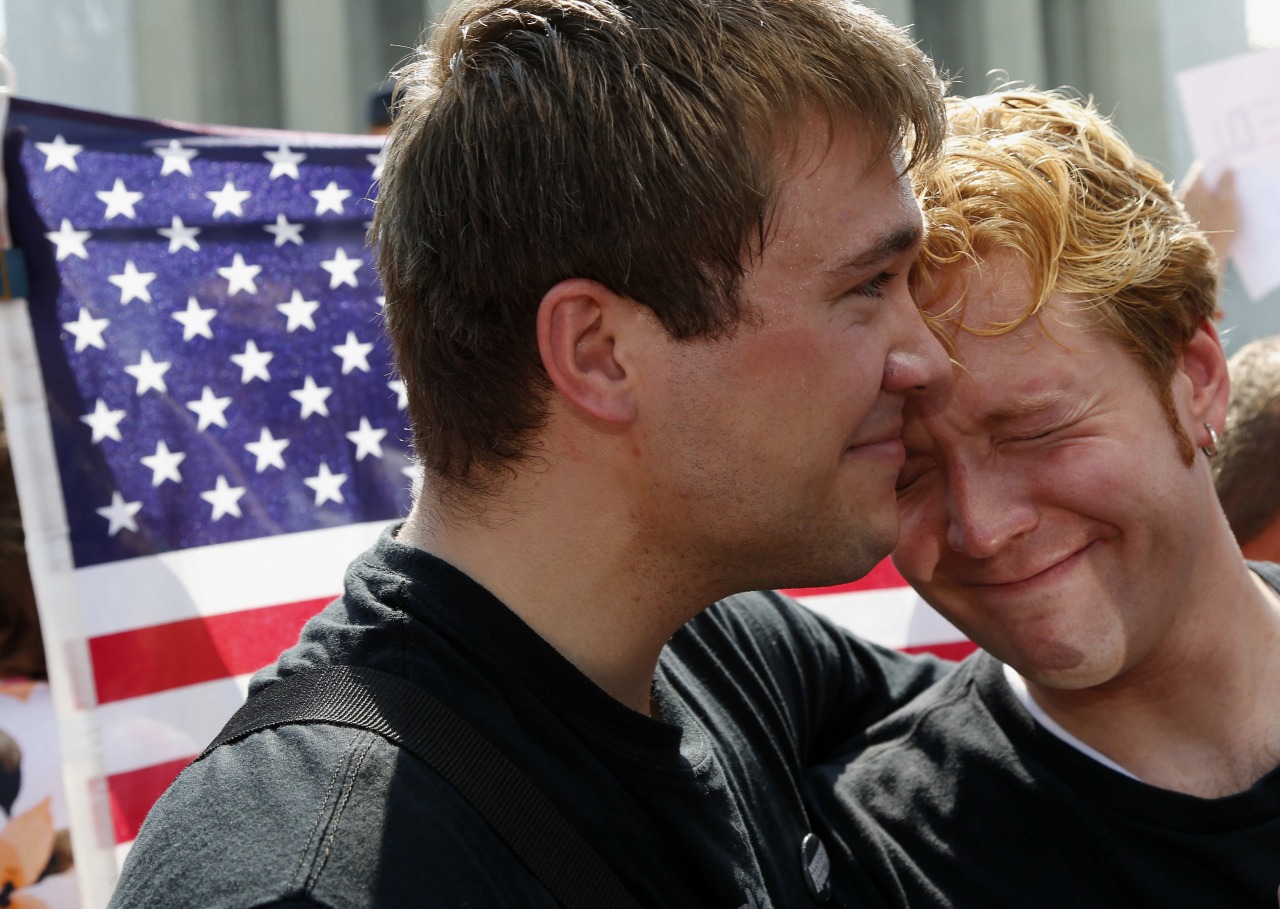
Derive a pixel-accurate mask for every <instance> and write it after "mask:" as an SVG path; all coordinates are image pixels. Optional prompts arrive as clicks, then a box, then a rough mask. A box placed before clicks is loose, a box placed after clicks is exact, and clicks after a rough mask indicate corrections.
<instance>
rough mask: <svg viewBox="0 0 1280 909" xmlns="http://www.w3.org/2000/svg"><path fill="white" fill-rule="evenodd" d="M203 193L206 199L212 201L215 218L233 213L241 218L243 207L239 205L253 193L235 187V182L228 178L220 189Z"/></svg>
mask: <svg viewBox="0 0 1280 909" xmlns="http://www.w3.org/2000/svg"><path fill="white" fill-rule="evenodd" d="M204 195H205V198H206V199H208V200H209V201H210V202H212V203H213V216H214V217H215V218H221V217H222V216H223V215H225V214H233V215H235V216H236V217H237V218H243V217H244V209H243V208H242V207H241V206H243V204H244V203H245V202H246V201H247V200H248V198H249V197H250V196H252V195H253V193H251V192H249V190H247V189H244V190H241V189H236V187H235V184H234V183H232V182H231V181H230V180H228V181H227V182H226V183H224V184H223V186H222V189H217V190H212V191H210V192H207V193H205V194H204Z"/></svg>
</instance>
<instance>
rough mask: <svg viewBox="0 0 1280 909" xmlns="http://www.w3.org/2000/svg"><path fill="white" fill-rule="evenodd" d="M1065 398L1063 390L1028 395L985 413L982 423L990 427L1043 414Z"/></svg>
mask: <svg viewBox="0 0 1280 909" xmlns="http://www.w3.org/2000/svg"><path fill="white" fill-rule="evenodd" d="M1065 400H1066V395H1065V394H1064V393H1063V392H1061V391H1046V392H1041V393H1040V394H1032V395H1027V396H1025V397H1022V398H1019V399H1018V400H1016V401H1013V402H1012V403H1009V404H1006V405H1004V406H1002V407H998V408H996V409H995V410H991V411H988V412H987V413H985V414H983V416H982V420H981V423H982V425H983V426H986V427H988V428H992V427H1000V426H1004V425H1006V424H1009V423H1014V422H1017V421H1018V420H1021V419H1024V418H1026V417H1033V416H1037V415H1039V414H1042V413H1044V412H1045V411H1047V410H1051V409H1052V408H1054V407H1056V406H1058V405H1060V404H1062V403H1063V402H1064V401H1065Z"/></svg>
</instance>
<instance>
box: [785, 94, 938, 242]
mask: <svg viewBox="0 0 1280 909" xmlns="http://www.w3.org/2000/svg"><path fill="white" fill-rule="evenodd" d="M902 157H903V156H902V149H901V148H900V147H897V146H895V145H892V144H890V145H889V146H886V145H885V143H884V140H883V139H881V138H880V137H878V136H875V135H874V134H872V133H871V132H870V131H868V130H867V129H866V128H865V126H863V125H862V124H859V123H857V122H855V121H853V120H849V119H837V120H835V121H833V122H829V121H828V120H827V119H826V118H824V117H817V116H808V117H804V118H802V119H801V120H800V121H799V122H798V123H797V125H796V127H795V129H794V130H793V131H791V132H789V134H788V138H787V139H786V140H785V141H782V142H781V143H780V144H779V145H778V146H777V149H776V158H775V167H776V171H777V196H776V200H775V207H774V217H773V219H772V230H771V231H770V237H769V240H768V242H767V243H766V256H767V255H768V254H769V253H772V254H773V255H775V256H776V255H778V254H780V253H782V254H788V255H791V256H794V257H796V258H798V259H803V258H810V259H812V260H814V261H815V262H816V261H820V260H824V259H827V258H828V257H831V256H835V257H836V258H839V257H840V254H841V252H842V248H843V250H847V251H849V252H858V251H861V248H862V247H863V246H865V245H867V244H868V243H871V242H875V241H878V240H880V239H881V238H882V237H883V236H884V235H885V234H886V233H893V232H895V231H898V230H902V229H914V230H916V231H919V230H920V225H921V224H922V217H921V214H920V207H919V204H918V203H917V202H916V199H915V195H914V193H913V192H912V187H911V181H910V179H909V178H908V177H907V176H906V175H905V174H904V173H903V161H902ZM800 238H803V239H800Z"/></svg>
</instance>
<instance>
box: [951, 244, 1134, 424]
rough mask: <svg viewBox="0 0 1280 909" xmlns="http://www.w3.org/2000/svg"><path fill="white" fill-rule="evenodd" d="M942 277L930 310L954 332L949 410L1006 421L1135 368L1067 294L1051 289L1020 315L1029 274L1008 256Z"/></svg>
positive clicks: (1128, 377) (1123, 378) (1130, 374)
mask: <svg viewBox="0 0 1280 909" xmlns="http://www.w3.org/2000/svg"><path fill="white" fill-rule="evenodd" d="M946 284H947V287H948V289H947V292H946V293H944V294H943V295H941V296H940V297H939V298H938V300H937V301H936V302H935V303H934V304H933V305H932V306H931V307H930V311H931V312H932V313H933V314H934V315H937V316H939V317H940V318H942V320H943V325H944V326H945V328H946V330H947V331H948V332H949V333H950V334H951V336H952V338H953V348H952V350H953V356H954V359H955V360H956V362H957V364H958V367H957V373H956V383H955V386H954V391H953V393H952V395H951V398H950V399H949V401H948V407H949V409H950V410H952V411H953V412H954V411H956V410H959V411H962V412H963V415H964V416H967V417H969V418H970V419H974V420H979V421H982V422H984V423H990V422H1000V421H1002V420H1010V421H1011V420H1015V419H1017V418H1018V417H1021V416H1027V415H1032V414H1034V413H1036V412H1039V411H1043V410H1046V409H1049V408H1051V407H1054V406H1056V405H1066V404H1068V403H1070V401H1071V400H1073V399H1078V398H1080V397H1081V396H1091V395H1095V394H1096V393H1097V392H1099V391H1100V390H1101V389H1102V388H1103V387H1105V386H1106V385H1107V384H1108V383H1110V382H1111V381H1117V382H1125V383H1127V382H1130V381H1132V380H1134V378H1135V376H1136V374H1137V364H1136V363H1134V362H1133V361H1132V358H1131V357H1130V356H1129V355H1128V354H1127V353H1126V352H1124V351H1123V350H1122V349H1121V348H1120V346H1119V345H1118V344H1117V343H1116V341H1115V340H1114V339H1112V338H1111V337H1110V336H1108V335H1107V334H1106V333H1104V332H1103V331H1102V330H1100V329H1099V328H1097V327H1096V326H1095V324H1094V318H1093V317H1092V316H1091V315H1090V314H1089V312H1088V311H1087V309H1086V308H1085V307H1084V306H1082V305H1081V304H1080V303H1079V302H1078V301H1076V300H1074V299H1072V298H1071V297H1069V296H1067V295H1063V294H1054V295H1052V296H1050V297H1049V299H1048V301H1047V302H1046V304H1045V305H1044V307H1043V308H1042V309H1041V310H1040V311H1039V312H1038V313H1037V314H1035V315H1032V316H1030V317H1027V316H1026V313H1027V312H1028V309H1029V308H1030V306H1031V303H1032V299H1031V295H1032V288H1031V281H1030V278H1029V275H1028V274H1027V271H1026V268H1025V266H1023V265H1021V264H1020V263H1018V262H1016V261H1015V260H1013V259H1012V258H1011V257H1002V256H996V257H992V258H988V259H984V260H981V261H980V262H979V263H978V264H977V265H976V266H969V267H966V268H963V269H960V270H959V271H958V273H955V274H952V275H949V276H946ZM1019 321H1021V324H1017V325H1016V327H1013V328H1008V326H1009V325H1011V324H1015V323H1018V322H1019ZM953 415H954V414H953Z"/></svg>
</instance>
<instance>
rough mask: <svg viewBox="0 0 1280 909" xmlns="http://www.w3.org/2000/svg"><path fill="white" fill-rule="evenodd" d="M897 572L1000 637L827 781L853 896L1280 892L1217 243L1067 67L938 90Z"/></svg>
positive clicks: (1278, 691)
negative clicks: (1221, 466) (924, 314)
mask: <svg viewBox="0 0 1280 909" xmlns="http://www.w3.org/2000/svg"><path fill="white" fill-rule="evenodd" d="M948 105H949V107H948V113H949V121H950V124H951V126H952V129H953V135H952V136H951V137H950V138H949V139H948V141H947V146H946V148H945V149H944V152H943V155H942V160H941V163H940V166H939V167H938V168H937V169H936V170H935V171H931V172H930V173H929V175H928V176H927V179H925V180H924V181H923V184H922V186H921V192H922V194H923V198H924V200H925V208H926V212H927V213H928V215H929V218H930V224H931V232H930V235H929V241H928V243H927V244H926V248H925V250H924V255H923V257H922V265H921V279H922V280H921V282H920V284H921V291H922V292H921V295H920V298H921V302H922V303H923V304H924V305H925V306H926V307H927V308H928V310H929V311H930V312H931V313H932V314H933V315H934V317H936V318H937V320H938V322H939V324H940V325H941V326H943V327H944V328H945V330H946V331H947V332H948V336H949V337H950V339H951V341H952V345H953V352H954V356H955V358H956V360H957V361H958V364H959V366H958V367H957V379H956V382H955V384H954V385H953V386H952V387H951V388H950V389H949V390H948V391H947V392H945V393H943V394H941V395H938V396H934V397H931V398H929V399H923V398H921V399H916V400H913V401H912V402H911V403H910V404H909V405H908V408H907V413H906V423H905V426H904V429H903V441H904V443H905V444H906V447H907V461H906V463H905V465H904V467H903V470H902V475H901V477H900V479H899V483H898V501H899V506H900V509H901V512H902V536H901V539H900V540H899V543H898V546H897V548H896V549H895V550H894V554H893V558H894V562H895V563H896V564H897V566H898V568H899V569H900V570H901V571H902V574H903V576H904V577H905V578H906V579H907V580H908V581H910V582H911V584H912V585H913V586H914V587H915V588H916V589H917V590H918V591H919V592H920V593H921V594H922V595H923V596H924V597H925V599H927V600H928V601H929V602H930V603H931V604H932V605H933V606H934V607H936V608H937V609H938V610H939V611H940V612H941V613H943V614H944V615H945V616H946V617H947V618H949V619H950V620H951V621H952V622H954V623H955V624H956V626H957V627H959V628H960V629H961V630H963V631H965V632H966V633H967V634H968V635H969V636H970V637H971V638H972V639H973V640H975V641H976V642H978V643H979V644H980V645H981V646H982V647H983V648H984V649H985V651H986V652H984V653H979V654H977V655H975V656H974V657H972V658H971V659H970V660H969V661H968V662H966V663H964V664H962V665H961V667H960V668H959V669H958V670H957V671H956V672H955V673H954V674H953V675H952V676H951V677H949V678H948V679H946V680H944V681H943V682H941V683H940V684H939V685H938V686H937V687H935V688H934V689H933V690H932V691H930V692H929V693H928V694H926V695H924V696H923V697H921V698H918V699H917V700H916V701H914V702H912V704H910V705H909V706H908V707H906V708H905V709H904V710H903V711H901V712H900V713H899V714H898V715H896V716H894V717H891V718H890V719H888V720H886V721H884V722H883V723H881V724H879V725H877V726H876V727H874V728H873V729H871V730H869V731H868V732H867V733H866V735H865V736H863V737H862V738H861V739H859V740H858V741H856V742H854V743H853V744H852V745H851V753H850V756H849V757H846V758H845V759H842V760H840V761H836V762H833V763H832V764H831V765H830V766H829V767H827V768H824V769H823V770H822V771H821V772H819V773H816V774H815V775H814V777H813V780H812V782H813V789H812V796H813V798H812V804H813V806H814V808H815V810H816V811H817V812H818V813H819V814H821V815H822V818H823V822H824V823H825V824H826V825H828V826H829V832H830V834H831V835H830V837H829V841H830V843H831V844H832V845H833V846H834V848H833V850H832V852H833V861H834V863H835V870H834V871H833V878H834V879H835V881H836V882H837V888H836V889H837V896H841V897H844V898H846V899H853V898H855V897H853V896H852V895H853V894H856V895H858V896H859V897H866V899H867V900H868V901H870V899H871V898H870V897H867V896H866V894H865V893H864V892H863V890H862V889H861V887H862V886H863V884H864V883H866V884H869V885H870V886H871V887H873V888H874V889H875V890H878V891H879V900H880V901H881V902H885V903H888V904H889V905H892V906H901V907H907V906H909V907H912V909H916V907H921V906H947V907H983V909H987V907H1015V906H1016V907H1023V906H1035V907H1037V909H1056V907H1062V909H1067V907H1081V906H1089V907H1094V906H1099V907H1101V906H1106V907H1113V906H1115V907H1119V906H1126V907H1127V906H1197V907H1199V906H1213V907H1234V906H1240V907H1246V906H1274V905H1275V901H1276V894H1277V890H1280V769H1278V768H1277V765H1278V764H1280V595H1278V594H1277V590H1280V567H1278V566H1276V565H1272V564H1269V563H1261V562H1253V563H1247V562H1246V561H1245V560H1244V558H1243V557H1242V556H1241V553H1240V549H1239V547H1238V546H1237V545H1236V541H1235V538H1234V537H1233V535H1232V533H1231V529H1230V527H1229V526H1228V524H1227V521H1226V518H1225V516H1224V515H1223V512H1222V508H1221V506H1220V505H1219V502H1218V497H1217V495H1216V493H1215V491H1214V485H1213V475H1212V468H1211V461H1212V459H1213V458H1214V457H1215V456H1216V455H1217V445H1218V436H1219V433H1220V432H1221V430H1222V426H1223V420H1224V417H1225V414H1226V410H1227V395H1228V374H1227V366H1226V358H1225V357H1224V355H1223V352H1222V347H1221V345H1220V344H1219V341H1218V336H1217V333H1216V330H1215V328H1214V323H1213V317H1214V313H1215V310H1216V302H1217V294H1216V267H1215V262H1214V256H1213V252H1212V250H1211V249H1210V246H1209V244H1208V242H1207V241H1206V239H1205V237H1204V235H1203V234H1202V233H1201V232H1200V231H1199V230H1197V229H1196V227H1195V225H1194V223H1192V222H1191V220H1190V219H1189V218H1188V217H1187V215H1186V212H1185V211H1184V210H1183V209H1182V207H1181V206H1180V205H1179V204H1178V202H1177V201H1176V200H1175V198H1174V196H1173V194H1172V191H1171V189H1170V187H1169V186H1168V185H1167V183H1166V181H1165V180H1164V179H1163V177H1162V176H1161V175H1160V173H1159V171H1158V170H1156V169H1155V168H1154V167H1153V166H1151V165H1150V164H1148V163H1147V162H1145V161H1143V160H1141V159H1140V158H1139V157H1138V156H1137V155H1135V154H1134V152H1133V151H1132V149H1130V148H1129V147H1128V145H1126V144H1125V142H1124V141H1123V139H1121V138H1120V136H1119V135H1118V134H1117V133H1116V132H1115V131H1114V130H1113V129H1112V128H1111V126H1110V124H1109V123H1108V122H1107V121H1106V120H1105V118H1103V117H1102V116H1100V115H1099V114H1098V113H1097V112H1096V111H1095V110H1093V109H1092V108H1091V107H1088V106H1086V105H1083V104H1080V103H1078V102H1075V101H1073V100H1070V99H1068V98H1066V97H1063V96H1061V95H1058V94H1054V93H1043V92H1033V91H1009V92H1002V93H998V94H995V95H990V96H984V97H982V98H977V99H972V100H962V99H955V100H953V101H949V102H948Z"/></svg>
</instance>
